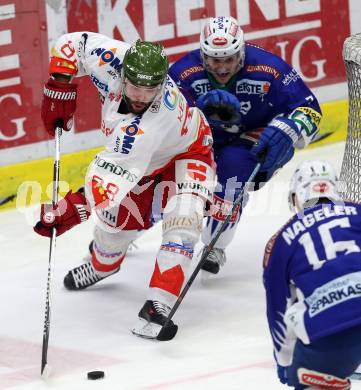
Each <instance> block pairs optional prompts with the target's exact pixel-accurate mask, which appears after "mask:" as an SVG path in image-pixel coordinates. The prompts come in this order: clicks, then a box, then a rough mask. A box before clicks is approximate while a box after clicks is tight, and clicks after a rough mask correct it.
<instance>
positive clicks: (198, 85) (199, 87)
mask: <svg viewBox="0 0 361 390" xmlns="http://www.w3.org/2000/svg"><path fill="white" fill-rule="evenodd" d="M191 87H192V88H193V90H194V92H195V93H196V94H197V95H199V96H200V95H204V94H205V93H207V92H209V91H210V90H211V83H210V82H209V80H208V79H200V80H196V81H194V82H193V83H192V84H191Z"/></svg>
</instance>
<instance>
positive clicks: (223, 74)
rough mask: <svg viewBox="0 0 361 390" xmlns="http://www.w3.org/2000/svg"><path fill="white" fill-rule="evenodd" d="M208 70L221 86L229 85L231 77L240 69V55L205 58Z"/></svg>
mask: <svg viewBox="0 0 361 390" xmlns="http://www.w3.org/2000/svg"><path fill="white" fill-rule="evenodd" d="M204 61H205V65H206V69H207V70H208V71H209V72H211V73H212V75H213V77H214V78H215V79H216V81H217V82H218V83H220V84H227V83H228V81H229V80H230V79H231V77H232V76H233V75H234V74H235V73H236V72H238V70H239V68H240V53H237V54H234V55H233V56H229V57H219V58H218V57H208V56H206V55H205V56H204Z"/></svg>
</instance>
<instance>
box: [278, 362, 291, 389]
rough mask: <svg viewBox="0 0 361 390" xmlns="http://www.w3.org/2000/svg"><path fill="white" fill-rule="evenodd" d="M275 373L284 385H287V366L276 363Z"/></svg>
mask: <svg viewBox="0 0 361 390" xmlns="http://www.w3.org/2000/svg"><path fill="white" fill-rule="evenodd" d="M277 375H278V378H279V380H280V382H281V383H283V384H284V385H287V382H288V378H287V367H282V366H280V365H279V364H277Z"/></svg>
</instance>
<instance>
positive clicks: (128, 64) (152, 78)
mask: <svg viewBox="0 0 361 390" xmlns="http://www.w3.org/2000/svg"><path fill="white" fill-rule="evenodd" d="M168 66H169V63H168V59H167V56H166V54H165V52H164V48H163V46H162V45H161V44H159V43H153V42H146V41H141V40H140V39H138V40H137V42H136V43H135V44H133V45H132V46H131V47H130V48H129V49H128V50H127V51H126V53H125V56H124V60H123V69H124V76H125V77H126V78H127V79H128V80H129V81H130V82H131V83H133V84H135V85H142V86H149V87H151V86H155V85H158V84H161V83H162V82H163V81H164V79H165V77H166V75H167V72H168Z"/></svg>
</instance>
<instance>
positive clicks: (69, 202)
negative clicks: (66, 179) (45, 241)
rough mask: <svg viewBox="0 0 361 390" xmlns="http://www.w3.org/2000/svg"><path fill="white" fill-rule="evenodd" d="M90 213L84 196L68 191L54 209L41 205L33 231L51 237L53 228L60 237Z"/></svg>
mask: <svg viewBox="0 0 361 390" xmlns="http://www.w3.org/2000/svg"><path fill="white" fill-rule="evenodd" d="M90 213H91V211H90V206H89V204H88V202H87V200H86V198H85V196H84V194H83V193H82V192H74V193H72V192H71V191H69V192H68V193H67V194H66V195H65V197H64V198H63V199H62V200H61V201H60V202H59V203H58V204H57V205H56V206H55V208H53V206H52V205H51V204H42V205H41V211H40V221H39V222H38V223H37V224H36V225H35V226H34V230H35V232H36V233H38V234H40V235H41V236H44V237H51V232H52V228H53V226H54V227H55V228H56V235H57V236H60V235H61V234H63V233H65V232H66V231H67V230H69V229H71V228H72V227H73V226H75V225H78V224H79V223H82V222H85V221H86V220H87V219H88V218H89V216H90Z"/></svg>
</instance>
